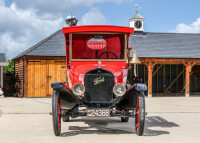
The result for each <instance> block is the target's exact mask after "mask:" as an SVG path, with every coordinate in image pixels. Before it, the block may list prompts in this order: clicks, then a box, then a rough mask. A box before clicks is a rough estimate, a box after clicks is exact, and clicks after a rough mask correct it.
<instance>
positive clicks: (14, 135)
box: [0, 97, 200, 143]
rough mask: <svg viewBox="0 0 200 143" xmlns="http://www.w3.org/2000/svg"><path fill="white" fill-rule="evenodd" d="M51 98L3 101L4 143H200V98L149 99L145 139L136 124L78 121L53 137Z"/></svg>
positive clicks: (0, 102) (0, 113)
mask: <svg viewBox="0 0 200 143" xmlns="http://www.w3.org/2000/svg"><path fill="white" fill-rule="evenodd" d="M50 111H51V99H50V98H0V142H2V143H3V142H6V143H7V142H10V143H13V142H15V143H35V142H47V143H54V142H60V143H62V142H73V143H80V142H81V143H89V142H91V143H102V142H103V143H111V142H115V143H122V142H125V143H129V142H130V143H132V142H135V143H137V142H143V143H144V142H148V143H165V142H170V143H188V142H190V143H199V141H200V136H199V133H200V120H199V119H200V97H190V98H185V97H153V98H146V111H147V112H148V115H147V116H146V124H145V131H144V135H143V136H141V137H139V136H137V135H136V134H135V125H134V124H135V121H134V119H133V118H132V119H130V120H129V122H128V123H124V122H121V121H120V119H119V118H108V119H105V120H103V119H95V120H92V119H87V118H85V117H84V118H76V119H72V120H71V121H70V122H65V123H63V122H62V135H61V137H55V136H54V134H53V126H52V116H50V115H49V112H50Z"/></svg>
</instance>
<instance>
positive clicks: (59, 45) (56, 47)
mask: <svg viewBox="0 0 200 143" xmlns="http://www.w3.org/2000/svg"><path fill="white" fill-rule="evenodd" d="M65 53H66V51H65V38H64V35H63V33H62V30H61V29H60V30H58V31H56V32H55V33H53V34H51V35H50V36H48V37H47V38H45V39H44V40H42V41H40V42H39V43H37V44H36V45H34V46H32V47H31V48H29V49H28V50H26V51H24V52H23V53H21V54H19V55H18V56H16V57H14V58H13V59H12V60H14V59H17V58H19V57H21V56H53V57H56V56H58V57H65Z"/></svg>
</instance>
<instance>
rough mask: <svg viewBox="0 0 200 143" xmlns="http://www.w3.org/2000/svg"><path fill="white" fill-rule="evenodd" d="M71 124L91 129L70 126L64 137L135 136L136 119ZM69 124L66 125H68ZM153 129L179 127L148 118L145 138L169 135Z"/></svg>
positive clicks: (63, 134) (161, 119)
mask: <svg viewBox="0 0 200 143" xmlns="http://www.w3.org/2000/svg"><path fill="white" fill-rule="evenodd" d="M70 122H85V124H87V125H88V126H89V127H80V126H69V129H68V130H70V131H68V132H63V133H62V134H61V136H62V137H69V136H75V135H79V134H135V119H131V120H129V122H128V123H125V122H121V120H120V119H119V118H109V119H105V120H104V119H94V120H91V119H87V118H83V119H73V120H71V121H70ZM66 124H67V123H64V124H63V126H64V125H66ZM152 127H161V128H172V127H179V125H177V124H176V123H173V122H168V121H167V120H166V119H164V118H162V117H160V116H147V117H146V121H145V129H144V134H143V136H158V135H163V134H169V132H168V131H164V130H153V129H150V128H152Z"/></svg>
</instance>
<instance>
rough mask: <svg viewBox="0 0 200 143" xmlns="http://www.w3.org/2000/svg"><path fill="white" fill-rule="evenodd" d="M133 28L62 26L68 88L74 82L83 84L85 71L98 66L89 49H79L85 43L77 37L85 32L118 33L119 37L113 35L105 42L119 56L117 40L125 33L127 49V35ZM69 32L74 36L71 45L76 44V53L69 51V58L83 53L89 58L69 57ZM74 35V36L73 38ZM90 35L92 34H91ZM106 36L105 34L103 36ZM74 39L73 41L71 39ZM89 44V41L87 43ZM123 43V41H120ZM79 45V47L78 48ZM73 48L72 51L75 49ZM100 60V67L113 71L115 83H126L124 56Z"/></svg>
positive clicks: (126, 65)
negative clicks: (122, 57)
mask: <svg viewBox="0 0 200 143" xmlns="http://www.w3.org/2000/svg"><path fill="white" fill-rule="evenodd" d="M133 31H134V30H133V28H129V27H121V26H98V25H97V26H74V27H66V28H63V33H64V35H65V40H66V61H67V77H68V83H67V85H66V86H69V88H70V89H71V88H72V86H73V85H74V84H75V83H83V84H84V77H85V73H87V72H88V71H90V70H92V69H96V68H98V67H99V63H98V61H97V60H95V59H94V60H93V59H92V58H93V57H92V51H91V54H90V51H87V50H84V49H81V46H82V45H83V44H85V45H86V41H84V40H82V41H81V40H79V38H80V39H81V38H82V37H84V36H85V35H83V34H84V33H86V36H88V35H87V34H88V33H89V34H90V33H94V32H103V33H104V34H113V35H118V36H119V37H114V36H113V38H109V39H108V40H107V42H108V43H109V44H110V45H111V46H110V47H111V49H112V50H115V51H114V52H115V53H116V54H117V56H119V54H120V53H119V51H117V48H118V47H120V45H119V44H118V42H117V40H118V41H119V39H123V36H120V35H125V34H126V35H127V42H126V43H127V45H126V46H125V47H126V50H127V49H128V37H129V35H130V34H131V33H133ZM70 33H72V34H74V35H75V36H72V43H73V46H76V47H78V48H76V49H75V50H77V51H76V53H73V52H71V54H72V55H71V58H72V59H73V58H74V57H75V58H78V57H82V56H83V55H84V54H88V53H89V55H90V56H91V57H90V58H91V59H90V60H81V59H80V60H77V59H76V60H71V59H70V46H69V43H70ZM73 37H74V38H73ZM91 37H92V36H91ZM104 37H105V38H106V36H104ZM73 40H74V41H73ZM89 44H91V43H89ZM122 44H125V43H122ZM79 47H80V48H79ZM75 50H74V51H75ZM106 50H109V49H105V50H101V49H100V53H101V52H104V51H106ZM100 61H101V66H100V67H101V68H103V69H105V70H108V71H110V72H112V73H113V75H114V82H115V84H117V83H122V84H124V85H125V84H126V80H127V73H128V68H127V67H128V64H127V63H126V58H124V60H114V59H112V60H111V61H109V60H107V61H106V60H104V57H102V59H100Z"/></svg>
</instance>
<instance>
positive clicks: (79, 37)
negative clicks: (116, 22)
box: [72, 33, 125, 59]
mask: <svg viewBox="0 0 200 143" xmlns="http://www.w3.org/2000/svg"><path fill="white" fill-rule="evenodd" d="M124 37H125V35H124V34H83V33H81V34H80V33H79V34H78V33H77V34H72V59H124V55H125V54H124V47H125V38H124Z"/></svg>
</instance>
